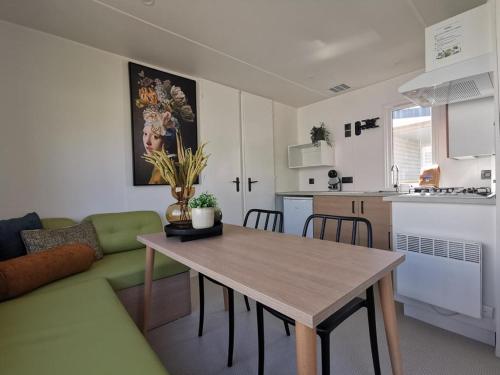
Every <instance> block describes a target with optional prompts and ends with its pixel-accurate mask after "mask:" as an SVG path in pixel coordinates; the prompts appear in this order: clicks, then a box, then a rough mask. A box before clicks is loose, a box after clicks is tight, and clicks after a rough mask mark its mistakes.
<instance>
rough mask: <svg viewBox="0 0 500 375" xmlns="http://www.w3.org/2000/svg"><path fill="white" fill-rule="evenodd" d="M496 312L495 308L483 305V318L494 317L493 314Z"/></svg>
mask: <svg viewBox="0 0 500 375" xmlns="http://www.w3.org/2000/svg"><path fill="white" fill-rule="evenodd" d="M494 312H495V309H494V308H493V307H491V306H486V305H483V313H482V315H483V318H487V319H493V314H494Z"/></svg>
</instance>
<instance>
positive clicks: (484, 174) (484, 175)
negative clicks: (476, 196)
mask: <svg viewBox="0 0 500 375" xmlns="http://www.w3.org/2000/svg"><path fill="white" fill-rule="evenodd" d="M481 180H491V169H483V170H481Z"/></svg>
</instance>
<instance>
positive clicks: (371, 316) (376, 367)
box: [366, 287, 381, 375]
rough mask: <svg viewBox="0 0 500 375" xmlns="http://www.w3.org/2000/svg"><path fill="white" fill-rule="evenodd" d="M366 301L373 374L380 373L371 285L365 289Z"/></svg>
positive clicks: (378, 374) (377, 374)
mask: <svg viewBox="0 0 500 375" xmlns="http://www.w3.org/2000/svg"><path fill="white" fill-rule="evenodd" d="M366 302H367V310H368V329H369V331H370V345H371V349H372V358H373V369H374V370H375V375H380V374H381V371H380V358H379V354H378V343H377V325H376V321H375V298H374V295H373V287H370V288H368V289H367V290H366Z"/></svg>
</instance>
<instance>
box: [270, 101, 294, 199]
mask: <svg viewBox="0 0 500 375" xmlns="http://www.w3.org/2000/svg"><path fill="white" fill-rule="evenodd" d="M273 112H274V164H275V165H274V170H275V173H276V191H294V190H298V189H299V180H298V177H299V175H298V171H297V170H296V169H290V168H288V145H292V144H295V143H297V109H296V108H294V107H290V106H288V105H285V104H281V103H276V102H275V103H274V107H273Z"/></svg>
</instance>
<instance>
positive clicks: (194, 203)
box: [189, 193, 217, 229]
mask: <svg viewBox="0 0 500 375" xmlns="http://www.w3.org/2000/svg"><path fill="white" fill-rule="evenodd" d="M189 207H190V208H191V221H192V225H193V228H194V229H203V228H211V227H213V226H214V216H215V209H216V207H217V199H216V198H215V196H214V195H212V194H209V193H202V194H200V195H199V196H197V197H195V198H192V199H191V200H190V201H189Z"/></svg>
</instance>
